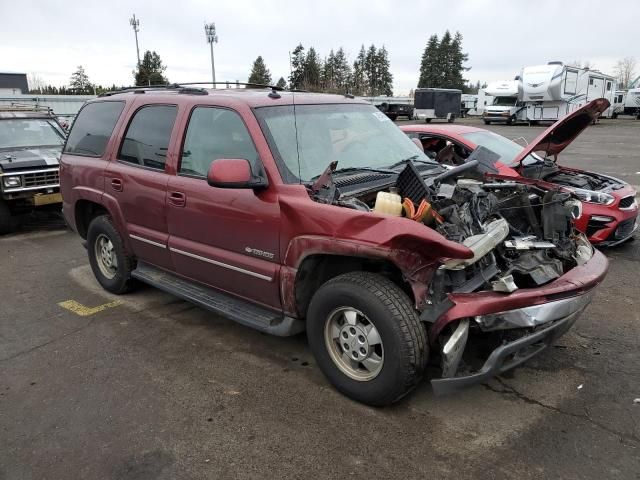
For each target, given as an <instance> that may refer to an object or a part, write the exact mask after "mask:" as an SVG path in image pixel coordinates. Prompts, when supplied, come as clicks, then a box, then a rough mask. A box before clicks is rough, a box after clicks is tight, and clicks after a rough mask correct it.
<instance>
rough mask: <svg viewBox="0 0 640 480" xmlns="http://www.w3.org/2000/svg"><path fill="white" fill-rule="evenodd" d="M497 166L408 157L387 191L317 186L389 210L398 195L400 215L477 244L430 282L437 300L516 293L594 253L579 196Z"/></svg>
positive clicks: (332, 197) (347, 203)
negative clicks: (428, 169)
mask: <svg viewBox="0 0 640 480" xmlns="http://www.w3.org/2000/svg"><path fill="white" fill-rule="evenodd" d="M490 163H491V162H480V163H479V162H478V161H477V160H473V159H470V160H469V161H468V162H467V163H465V164H464V165H462V166H459V167H455V168H453V169H449V170H445V171H444V172H443V173H440V174H438V175H435V176H434V175H431V176H427V175H425V174H424V173H421V171H420V170H419V169H418V168H417V167H416V165H414V164H413V163H412V162H411V161H409V162H407V164H406V166H405V168H404V169H403V170H402V171H401V172H400V173H399V174H398V175H397V176H395V178H394V181H393V183H392V184H390V185H389V184H388V185H387V186H385V187H383V188H379V187H378V188H371V189H362V188H359V189H357V191H356V192H354V193H353V194H350V192H349V191H345V192H340V191H339V190H337V189H336V187H335V185H334V184H333V182H332V181H331V182H329V183H328V187H327V188H328V190H330V191H332V192H333V193H330V194H329V195H326V192H324V194H323V192H318V191H316V193H315V194H312V198H314V199H315V200H317V201H322V202H325V203H332V204H334V205H338V206H342V207H346V208H355V209H357V210H361V211H371V212H374V211H376V212H378V213H380V212H382V213H388V212H386V211H382V210H381V209H380V208H379V203H380V202H381V198H385V201H388V199H389V198H393V197H394V196H395V197H396V198H397V200H396V201H400V199H402V201H401V203H402V205H401V208H400V206H399V205H398V208H397V211H398V212H400V214H399V216H403V217H406V218H409V219H412V220H414V221H417V222H420V223H422V224H424V226H425V228H431V229H434V230H435V231H437V232H438V233H440V234H441V235H442V236H444V237H445V238H447V239H448V240H452V241H455V242H458V243H461V244H463V245H465V246H467V247H468V248H470V249H471V250H472V251H473V252H474V256H473V258H471V259H466V260H457V259H455V260H454V259H452V260H449V261H445V262H444V263H443V264H442V265H441V266H440V267H439V268H438V269H437V271H436V272H435V274H434V277H433V280H432V282H431V285H430V286H429V296H430V298H431V300H432V301H433V303H437V302H439V301H441V300H442V299H443V298H444V297H445V296H446V294H447V293H451V292H454V293H470V292H474V291H478V290H494V291H500V292H512V291H515V290H517V289H519V288H531V287H536V286H541V285H544V284H546V283H549V282H551V281H553V280H554V279H556V278H558V277H560V276H561V275H562V274H563V273H564V272H566V271H568V270H569V269H571V268H573V267H575V266H576V265H580V264H583V263H585V262H586V261H587V260H588V259H589V258H590V257H591V255H592V247H591V246H590V244H589V243H588V241H587V240H586V238H585V237H584V236H583V235H582V234H580V233H579V232H577V231H575V230H574V228H573V221H574V219H576V218H578V217H579V216H580V215H581V203H580V202H579V201H578V200H575V199H574V198H572V196H571V194H570V193H566V192H560V191H548V190H545V189H543V188H540V187H538V186H536V185H535V184H530V183H518V182H516V181H504V180H500V179H496V180H492V179H487V178H486V177H485V175H484V174H485V173H486V170H485V168H484V167H483V165H489V164H490ZM440 172H442V171H440ZM329 177H330V176H329ZM341 178H342V177H341ZM380 192H384V193H383V194H381V193H380ZM383 195H384V197H383ZM377 204H378V205H377Z"/></svg>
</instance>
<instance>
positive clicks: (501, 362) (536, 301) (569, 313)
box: [429, 250, 608, 393]
mask: <svg viewBox="0 0 640 480" xmlns="http://www.w3.org/2000/svg"><path fill="white" fill-rule="evenodd" d="M607 269H608V261H607V259H606V257H605V256H604V255H603V254H602V253H601V252H599V251H597V250H594V253H593V256H592V257H591V259H590V260H589V261H588V262H587V263H585V264H584V265H581V266H578V267H575V268H573V269H571V270H570V271H569V272H567V273H565V274H564V275H563V276H562V277H560V278H558V279H556V280H555V281H553V282H551V283H549V284H547V285H545V286H543V287H539V288H530V289H520V290H516V291H515V292H513V293H509V294H504V293H498V292H489V291H485V292H476V293H468V294H451V295H449V300H450V304H451V305H452V306H451V308H449V309H448V310H447V311H446V312H444V313H443V314H442V315H441V316H440V317H439V318H438V320H437V321H436V322H435V324H434V325H433V326H432V327H431V329H430V332H429V333H430V340H431V342H432V345H434V346H435V344H436V342H437V341H438V338H439V336H440V333H441V332H442V330H443V329H444V328H445V327H446V326H447V325H449V324H451V323H452V322H455V321H457V320H465V321H463V322H457V324H458V328H459V329H460V328H465V327H464V325H468V323H469V322H468V321H467V319H469V321H471V322H474V321H475V322H476V323H477V324H478V326H479V328H480V329H481V330H484V331H495V330H507V329H512V330H514V329H515V330H516V331H517V329H520V330H521V331H523V330H522V329H527V330H524V331H530V332H531V333H528V334H526V335H524V336H522V337H520V338H518V339H517V340H514V341H512V342H509V343H506V344H504V345H501V346H500V347H498V348H496V349H495V350H494V351H493V352H492V353H491V355H490V356H489V357H488V358H487V360H486V361H485V363H484V365H483V367H482V368H481V369H479V370H478V371H476V372H474V373H473V374H470V375H463V376H455V370H456V369H457V367H454V368H450V369H449V370H448V374H446V378H440V379H433V380H432V382H431V383H432V385H433V388H434V390H435V391H436V392H437V393H446V392H449V391H452V390H456V389H458V388H462V387H465V386H467V385H471V384H474V383H479V382H483V381H486V380H487V379H488V378H490V377H492V376H494V375H497V374H499V373H502V372H504V371H506V370H508V369H510V368H513V367H515V366H517V365H519V364H521V363H523V362H525V361H527V360H528V359H529V358H531V357H533V356H534V355H537V354H538V353H540V352H541V351H543V350H544V349H545V348H547V347H548V346H549V345H550V344H551V343H552V342H553V341H554V340H556V339H557V338H558V337H560V336H561V335H562V334H564V333H565V332H566V331H567V330H568V329H569V328H570V327H571V325H573V323H574V322H575V321H576V319H577V318H578V317H579V316H580V314H581V313H582V311H583V310H584V309H585V308H586V307H587V305H588V304H589V302H590V301H591V298H592V296H593V293H594V288H595V287H596V286H597V285H598V284H599V283H600V282H601V281H602V280H603V279H604V277H605V275H606V273H607ZM466 328H468V327H466ZM467 333H468V332H460V331H456V334H454V335H452V337H451V338H453V339H454V341H458V339H464V340H461V341H460V342H461V344H460V345H453V344H450V342H451V339H450V340H449V341H447V344H445V348H444V351H446V352H447V353H444V352H443V359H445V360H446V362H445V363H446V364H447V365H449V366H450V365H454V366H457V364H458V363H459V362H460V359H461V358H462V353H463V351H464V348H465V345H466V341H467V340H466V339H467ZM469 341H473V337H469ZM443 373H444V370H443Z"/></svg>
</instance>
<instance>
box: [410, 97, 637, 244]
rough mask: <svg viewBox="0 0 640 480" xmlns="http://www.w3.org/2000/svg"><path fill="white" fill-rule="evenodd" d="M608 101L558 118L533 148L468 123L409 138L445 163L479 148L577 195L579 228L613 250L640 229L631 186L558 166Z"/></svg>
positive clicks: (502, 165) (505, 166)
mask: <svg viewBox="0 0 640 480" xmlns="http://www.w3.org/2000/svg"><path fill="white" fill-rule="evenodd" d="M608 106H609V102H608V101H607V100H605V99H598V100H594V101H592V102H591V103H589V104H587V105H585V106H584V107H582V108H580V109H579V110H576V111H575V112H573V113H571V114H569V115H567V116H566V117H564V118H562V119H560V120H558V121H557V122H556V123H554V124H553V125H551V126H550V127H549V128H548V129H547V130H545V131H544V132H543V133H541V134H540V135H539V136H538V137H537V138H536V139H535V140H533V141H532V142H531V143H530V144H529V145H528V146H526V147H524V148H523V147H522V146H521V145H518V144H517V143H515V142H513V141H511V140H509V139H507V138H505V137H503V136H501V135H498V134H497V133H494V132H491V131H489V130H485V129H483V128H476V127H470V126H463V125H457V126H454V125H404V126H402V127H400V128H401V129H402V131H403V132H405V133H406V134H407V135H409V137H411V138H415V139H418V140H420V143H421V144H422V146H423V148H424V149H425V152H426V153H427V154H429V155H430V156H431V157H433V158H434V159H436V160H437V161H439V162H440V163H444V164H450V165H458V164H462V163H464V162H465V160H466V158H467V157H468V156H469V154H470V153H471V152H472V151H473V150H474V149H476V148H477V147H478V146H483V147H486V148H488V149H489V150H491V151H493V152H495V153H497V154H498V155H499V156H500V160H499V162H498V163H497V164H496V166H497V167H498V170H499V172H500V173H501V174H503V175H507V176H522V177H526V178H535V179H540V180H544V181H545V182H549V183H552V184H555V185H561V186H562V187H563V188H564V189H566V190H568V191H571V192H573V193H575V195H577V197H578V198H580V200H581V201H582V204H583V211H582V216H581V217H580V218H579V219H577V220H576V227H577V228H578V229H579V230H580V231H582V232H585V233H586V234H587V236H588V237H589V240H590V241H591V243H593V244H597V245H601V246H613V245H617V244H619V243H622V242H625V241H627V240H629V239H631V238H633V233H634V231H635V230H636V228H637V220H636V218H637V216H638V203H637V201H636V191H635V190H634V189H633V187H631V185H629V184H627V183H625V182H623V181H622V180H619V179H617V178H613V177H610V176H608V175H603V174H601V173H596V172H590V171H584V170H578V169H575V168H569V167H563V166H561V165H558V164H557V162H556V160H557V157H558V154H560V153H561V152H562V151H563V150H564V149H565V148H566V147H567V146H568V145H569V144H570V143H571V142H572V141H573V140H575V139H576V137H577V136H578V135H580V133H582V131H583V130H584V129H585V128H587V126H589V125H590V124H591V123H592V122H593V121H594V119H596V118H597V117H598V115H599V114H600V112H602V111H604V110H606V109H607V107H608Z"/></svg>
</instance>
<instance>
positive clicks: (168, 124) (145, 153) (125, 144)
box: [118, 105, 178, 170]
mask: <svg viewBox="0 0 640 480" xmlns="http://www.w3.org/2000/svg"><path fill="white" fill-rule="evenodd" d="M177 113H178V107H176V106H175V105H148V106H146V107H143V108H141V109H140V110H138V111H137V112H136V113H135V115H134V116H133V120H131V123H130V124H129V128H127V133H126V135H125V137H124V140H123V141H122V146H121V147H120V154H119V155H118V159H120V160H123V161H125V162H129V163H134V164H136V165H140V166H143V167H149V168H157V169H158V170H164V164H165V162H166V160H167V151H168V149H169V140H170V139H171V131H172V130H173V124H174V123H175V120H176V114H177Z"/></svg>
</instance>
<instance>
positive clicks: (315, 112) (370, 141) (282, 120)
mask: <svg viewBox="0 0 640 480" xmlns="http://www.w3.org/2000/svg"><path fill="white" fill-rule="evenodd" d="M255 113H256V116H257V117H258V120H259V121H260V124H261V126H262V129H263V131H264V132H265V135H266V137H267V141H268V142H269V146H270V147H271V151H272V152H273V153H274V155H275V157H276V161H277V162H278V168H279V169H280V173H281V175H282V178H283V180H284V181H285V182H288V183H298V182H300V181H302V182H308V181H310V180H312V179H313V178H314V177H317V176H318V175H320V174H321V173H322V172H323V171H324V170H325V169H326V168H327V166H328V165H329V163H331V162H332V161H334V160H337V161H338V169H339V170H340V169H346V168H365V169H366V168H385V167H386V168H388V167H390V166H391V165H393V164H395V163H397V162H399V161H401V160H404V159H407V158H409V157H414V158H415V160H416V161H419V162H429V163H434V164H436V163H435V162H433V161H432V160H429V158H428V157H427V156H426V155H425V154H424V153H423V152H422V151H421V150H420V149H419V148H418V147H417V146H416V144H415V143H413V142H412V141H411V140H410V139H409V137H407V136H406V135H405V134H404V133H403V132H402V131H401V130H400V129H399V128H398V127H397V126H396V125H395V124H394V123H393V122H392V121H391V120H389V119H388V118H387V116H386V115H385V114H383V113H382V112H380V111H378V109H376V108H375V107H373V106H371V105H358V104H338V105H335V104H333V105H296V106H295V118H294V107H293V105H286V106H277V107H261V108H257V109H255ZM296 130H297V139H296ZM298 158H299V159H300V162H299V163H298ZM436 165H437V164H436Z"/></svg>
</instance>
